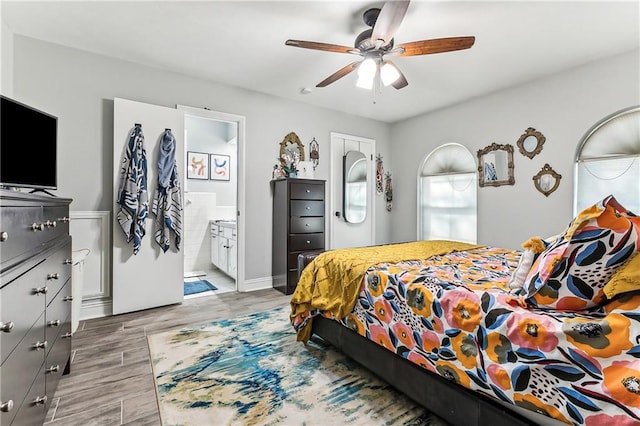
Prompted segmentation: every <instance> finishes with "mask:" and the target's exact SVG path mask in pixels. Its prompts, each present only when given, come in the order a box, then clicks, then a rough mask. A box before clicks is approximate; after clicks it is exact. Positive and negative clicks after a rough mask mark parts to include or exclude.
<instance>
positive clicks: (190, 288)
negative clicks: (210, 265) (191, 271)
mask: <svg viewBox="0 0 640 426" xmlns="http://www.w3.org/2000/svg"><path fill="white" fill-rule="evenodd" d="M217 289H218V287H216V286H215V285H213V284H211V283H210V282H209V281H207V280H198V281H185V282H184V295H185V296H189V295H190V294H196V293H204V292H205V291H212V290H217Z"/></svg>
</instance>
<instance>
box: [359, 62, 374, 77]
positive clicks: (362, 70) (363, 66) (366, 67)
mask: <svg viewBox="0 0 640 426" xmlns="http://www.w3.org/2000/svg"><path fill="white" fill-rule="evenodd" d="M377 68H378V67H377V64H376V61H375V60H374V59H372V58H367V59H365V60H364V61H362V62H361V63H360V66H358V77H359V79H360V78H362V79H369V80H373V78H374V77H375V76H376V71H377Z"/></svg>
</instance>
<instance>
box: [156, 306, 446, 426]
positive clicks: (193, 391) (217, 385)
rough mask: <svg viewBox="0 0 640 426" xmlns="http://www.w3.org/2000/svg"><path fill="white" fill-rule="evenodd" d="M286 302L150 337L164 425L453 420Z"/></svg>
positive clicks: (376, 422)
mask: <svg viewBox="0 0 640 426" xmlns="http://www.w3.org/2000/svg"><path fill="white" fill-rule="evenodd" d="M288 314H289V310H288V309H284V308H278V309H274V310H270V311H265V312H259V313H256V314H251V315H247V316H243V317H239V318H234V319H230V320H221V321H215V322H211V323H208V324H203V325H198V326H195V327H193V328H188V329H182V330H179V331H171V332H165V333H161V334H155V335H150V336H148V341H149V349H150V352H151V359H152V361H153V372H154V377H155V380H156V390H157V396H158V405H159V407H160V417H161V418H162V421H163V424H164V425H167V426H169V425H171V426H173V425H446V423H445V422H444V421H442V420H440V419H439V418H437V417H436V416H435V415H433V414H431V413H429V412H428V411H427V410H426V409H424V408H422V407H420V406H417V405H416V404H415V403H413V402H412V401H411V400H410V399H409V398H408V397H406V396H404V395H402V394H400V393H399V392H397V391H396V390H394V389H393V388H391V387H390V386H389V385H387V384H386V383H384V382H382V381H381V380H380V379H378V378H377V377H375V376H374V375H373V374H372V373H370V372H369V371H368V370H366V369H364V368H362V367H360V366H359V365H358V364H357V363H356V362H355V361H352V360H350V359H349V358H347V357H346V356H345V355H343V354H342V353H340V352H339V351H337V350H335V349H333V348H332V347H331V346H328V345H326V346H323V345H320V344H316V343H313V342H309V345H308V346H304V345H303V344H302V343H300V342H297V341H296V336H295V333H294V331H293V328H292V327H291V325H290V324H289V316H288Z"/></svg>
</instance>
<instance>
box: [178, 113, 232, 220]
mask: <svg viewBox="0 0 640 426" xmlns="http://www.w3.org/2000/svg"><path fill="white" fill-rule="evenodd" d="M237 127H238V125H237V124H236V123H233V124H232V123H226V122H223V121H216V120H210V119H207V118H202V117H194V116H190V115H187V116H186V117H185V129H186V134H187V138H186V145H187V151H195V152H204V153H208V154H221V155H228V156H229V163H230V166H229V170H230V172H231V173H230V177H229V180H228V181H226V180H225V181H222V180H209V179H207V180H200V179H187V182H186V185H185V188H186V190H187V191H196V192H214V193H215V194H216V199H217V203H218V205H221V206H232V207H235V206H236V205H237V202H236V188H237V184H238V179H237V176H236V175H237V174H238V161H237V160H238V145H237V143H236V144H231V143H228V141H229V140H231V139H232V138H237V136H238V132H237ZM185 164H187V166H188V165H189V163H188V160H187V163H185ZM211 167H212V164H209V170H207V174H209V172H210V170H211ZM211 219H216V218H214V217H212V218H211Z"/></svg>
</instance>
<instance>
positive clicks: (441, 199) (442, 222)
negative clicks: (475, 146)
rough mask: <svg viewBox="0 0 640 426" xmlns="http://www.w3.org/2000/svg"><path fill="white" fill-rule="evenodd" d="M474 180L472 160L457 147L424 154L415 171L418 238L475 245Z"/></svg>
mask: <svg viewBox="0 0 640 426" xmlns="http://www.w3.org/2000/svg"><path fill="white" fill-rule="evenodd" d="M477 179H478V177H477V166H476V159H475V157H474V156H473V155H472V154H471V152H469V150H468V149H467V148H465V147H464V146H462V145H460V144H457V143H448V144H445V145H441V146H439V147H438V148H436V149H434V150H433V151H432V152H431V153H430V154H429V155H427V157H426V158H425V159H424V161H423V162H422V165H421V167H420V168H419V170H418V239H422V240H454V241H463V242H468V243H475V242H476V240H477V235H478V230H477V228H478V227H477V222H478V219H477V217H478V208H477V206H478V201H477V200H478V197H477V185H476V181H477Z"/></svg>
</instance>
